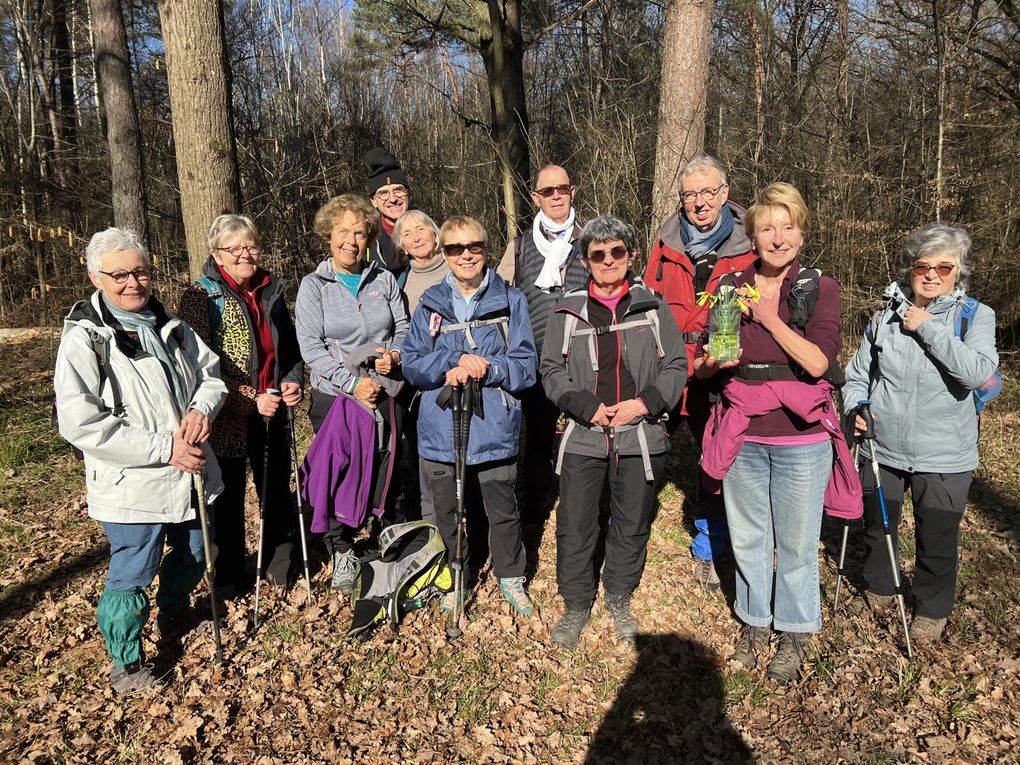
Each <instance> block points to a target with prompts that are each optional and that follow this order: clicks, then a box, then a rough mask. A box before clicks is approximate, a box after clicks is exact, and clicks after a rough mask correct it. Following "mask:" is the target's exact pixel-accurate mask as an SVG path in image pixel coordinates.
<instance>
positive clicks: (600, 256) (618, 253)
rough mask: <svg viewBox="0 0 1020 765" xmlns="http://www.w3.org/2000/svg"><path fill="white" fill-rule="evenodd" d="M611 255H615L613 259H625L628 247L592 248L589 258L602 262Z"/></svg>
mask: <svg viewBox="0 0 1020 765" xmlns="http://www.w3.org/2000/svg"><path fill="white" fill-rule="evenodd" d="M610 255H612V256H613V260H623V259H624V258H625V257H627V248H626V247H614V248H613V249H611V250H592V251H591V252H589V253H588V260H590V261H591V262H592V263H601V262H602V261H603V260H605V259H606V258H607V257H609V256H610Z"/></svg>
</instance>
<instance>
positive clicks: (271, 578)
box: [265, 542, 294, 589]
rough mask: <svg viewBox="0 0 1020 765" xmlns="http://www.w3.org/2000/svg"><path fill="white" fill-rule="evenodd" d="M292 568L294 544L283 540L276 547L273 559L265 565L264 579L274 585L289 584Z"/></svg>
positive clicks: (282, 585) (284, 586) (285, 585)
mask: <svg viewBox="0 0 1020 765" xmlns="http://www.w3.org/2000/svg"><path fill="white" fill-rule="evenodd" d="M293 569H294V545H293V543H291V542H284V543H283V544H281V545H280V546H279V547H277V548H276V552H275V553H274V554H273V559H272V561H270V563H269V565H268V566H266V573H265V579H266V581H267V582H269V583H270V584H271V585H273V586H274V587H283V588H284V589H286V588H287V587H289V586H290V581H291V576H290V574H291V571H293Z"/></svg>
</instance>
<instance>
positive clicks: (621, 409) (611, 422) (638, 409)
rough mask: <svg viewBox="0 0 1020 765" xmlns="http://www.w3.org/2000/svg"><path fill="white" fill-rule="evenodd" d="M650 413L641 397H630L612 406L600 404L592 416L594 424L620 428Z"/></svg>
mask: <svg viewBox="0 0 1020 765" xmlns="http://www.w3.org/2000/svg"><path fill="white" fill-rule="evenodd" d="M646 414H648V407H646V406H645V405H644V404H643V403H642V402H641V399H637V398H629V399H627V400H626V401H621V402H620V403H618V404H613V405H612V406H606V405H605V404H599V408H598V409H596V410H595V414H594V415H593V416H592V418H591V422H592V425H602V426H603V427H607V428H618V427H620V426H622V425H627V424H629V423H631V422H633V421H634V420H639V419H641V418H642V417H644V416H645V415H646Z"/></svg>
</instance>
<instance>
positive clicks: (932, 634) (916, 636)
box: [910, 615, 948, 643]
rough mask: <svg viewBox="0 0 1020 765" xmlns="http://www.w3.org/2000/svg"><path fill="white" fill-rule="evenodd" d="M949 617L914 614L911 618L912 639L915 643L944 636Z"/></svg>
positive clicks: (930, 640)
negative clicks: (934, 617) (943, 632)
mask: <svg viewBox="0 0 1020 765" xmlns="http://www.w3.org/2000/svg"><path fill="white" fill-rule="evenodd" d="M947 621H948V620H947V619H932V618H931V617H928V616H916V615H915V616H914V618H913V619H911V620H910V639H911V640H912V641H913V642H915V643H925V642H934V641H936V640H938V639H939V638H940V637H942V630H943V629H945V627H946V622H947Z"/></svg>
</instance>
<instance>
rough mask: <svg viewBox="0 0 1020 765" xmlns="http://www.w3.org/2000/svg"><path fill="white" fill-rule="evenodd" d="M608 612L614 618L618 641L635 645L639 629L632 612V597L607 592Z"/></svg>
mask: <svg viewBox="0 0 1020 765" xmlns="http://www.w3.org/2000/svg"><path fill="white" fill-rule="evenodd" d="M604 600H605V603H606V610H607V611H609V615H610V616H612V617H613V629H615V630H616V639H617V640H619V641H620V642H621V643H633V642H634V638H635V637H636V636H637V631H638V627H637V624H636V623H635V622H634V614H633V613H631V610H630V595H620V594H614V593H609V592H607V593H606V594H605V598H604Z"/></svg>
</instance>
